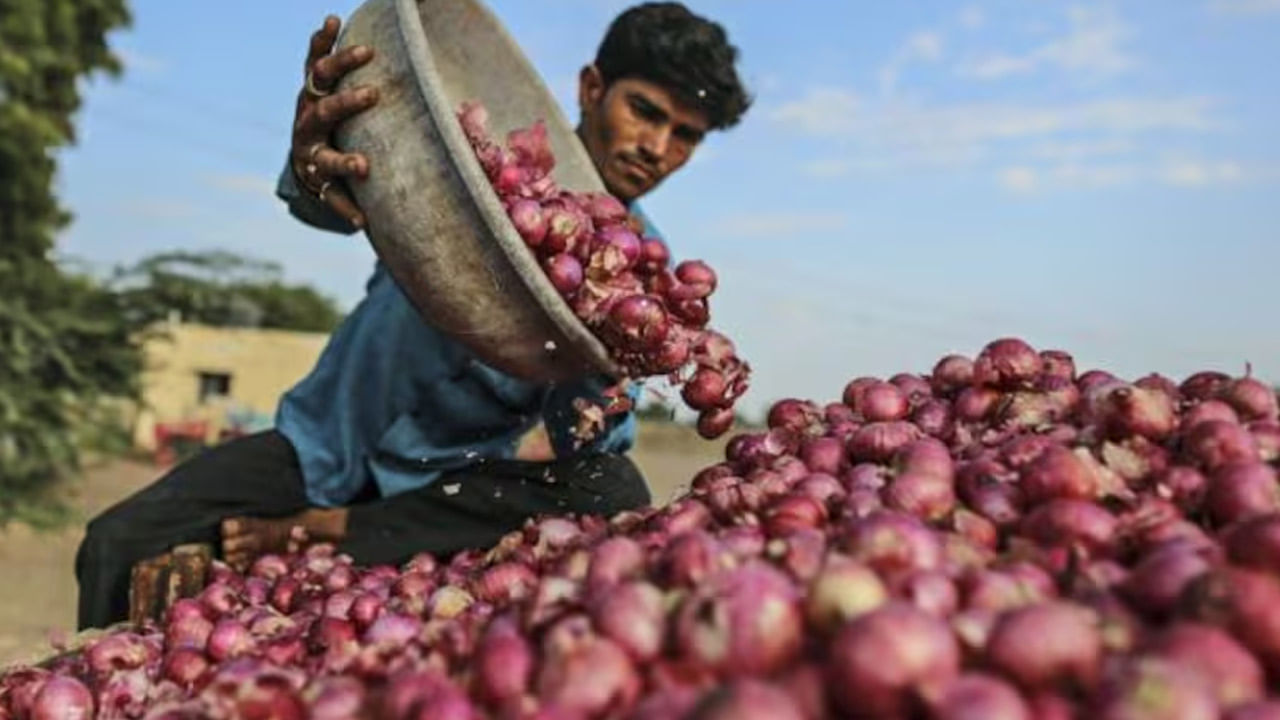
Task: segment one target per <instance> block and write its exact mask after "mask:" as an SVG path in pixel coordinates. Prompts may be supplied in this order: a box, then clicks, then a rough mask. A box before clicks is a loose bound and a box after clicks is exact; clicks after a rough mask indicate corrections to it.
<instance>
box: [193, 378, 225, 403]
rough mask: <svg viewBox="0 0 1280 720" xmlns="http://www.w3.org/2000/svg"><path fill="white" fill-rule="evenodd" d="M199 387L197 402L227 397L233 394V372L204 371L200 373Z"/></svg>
mask: <svg viewBox="0 0 1280 720" xmlns="http://www.w3.org/2000/svg"><path fill="white" fill-rule="evenodd" d="M199 387H200V389H199V395H198V396H197V398H196V401H197V402H200V403H205V402H208V401H209V400H210V399H213V398H220V397H227V396H228V395H230V394H231V374H230V373H215V372H202V373H200V374H199Z"/></svg>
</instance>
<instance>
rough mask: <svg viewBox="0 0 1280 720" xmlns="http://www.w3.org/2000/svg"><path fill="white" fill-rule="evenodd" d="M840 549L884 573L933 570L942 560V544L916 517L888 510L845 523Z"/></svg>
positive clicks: (878, 511)
mask: <svg viewBox="0 0 1280 720" xmlns="http://www.w3.org/2000/svg"><path fill="white" fill-rule="evenodd" d="M841 541H842V542H841V549H842V550H843V551H844V552H846V553H848V554H849V556H850V557H852V558H853V559H855V560H858V561H860V562H863V563H866V564H867V565H869V566H871V567H872V568H873V569H874V570H876V571H877V572H879V573H882V574H885V575H893V574H896V573H898V572H902V571H908V570H933V569H936V568H938V567H939V566H940V565H941V563H942V545H941V543H940V542H939V540H938V536H937V535H935V534H934V533H933V532H932V531H931V530H930V529H929V527H928V526H927V525H925V524H924V523H923V522H922V521H920V520H919V519H918V518H916V517H914V516H912V515H907V514H905V513H901V512H896V511H892V510H877V511H875V512H873V513H871V514H870V515H868V516H867V517H865V518H861V519H858V520H854V521H853V522H852V523H850V524H849V526H848V528H847V531H846V532H845V534H844V537H842V538H841Z"/></svg>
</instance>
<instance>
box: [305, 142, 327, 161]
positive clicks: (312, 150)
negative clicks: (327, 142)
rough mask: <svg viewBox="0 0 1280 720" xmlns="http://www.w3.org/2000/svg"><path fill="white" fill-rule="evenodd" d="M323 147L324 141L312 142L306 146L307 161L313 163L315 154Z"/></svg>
mask: <svg viewBox="0 0 1280 720" xmlns="http://www.w3.org/2000/svg"><path fill="white" fill-rule="evenodd" d="M323 149H324V143H322V142H318V143H312V144H311V147H310V148H307V161H308V162H312V163H314V162H315V161H316V155H319V154H320V151H321V150H323Z"/></svg>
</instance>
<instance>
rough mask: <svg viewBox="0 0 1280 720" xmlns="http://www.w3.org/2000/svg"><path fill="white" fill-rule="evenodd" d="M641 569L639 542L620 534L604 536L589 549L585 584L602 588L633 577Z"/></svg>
mask: <svg viewBox="0 0 1280 720" xmlns="http://www.w3.org/2000/svg"><path fill="white" fill-rule="evenodd" d="M643 569H644V550H643V549H642V548H641V547H640V544H639V543H637V542H636V541H635V540H633V539H631V538H629V537H626V536H622V535H619V536H614V537H610V538H606V539H605V540H602V541H601V542H600V544H599V545H596V546H595V548H594V549H593V550H592V551H591V565H590V568H589V569H588V570H587V585H588V586H589V587H590V588H592V589H593V590H597V589H604V588H607V587H610V586H612V585H616V584H618V583H619V582H621V581H623V580H626V579H629V578H632V577H635V576H636V575H638V574H639V573H640V572H641V571H643Z"/></svg>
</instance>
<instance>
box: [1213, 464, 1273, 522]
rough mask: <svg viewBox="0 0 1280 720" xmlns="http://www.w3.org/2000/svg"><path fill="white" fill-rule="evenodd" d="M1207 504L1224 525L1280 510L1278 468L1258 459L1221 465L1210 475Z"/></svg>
mask: <svg viewBox="0 0 1280 720" xmlns="http://www.w3.org/2000/svg"><path fill="white" fill-rule="evenodd" d="M1204 504H1205V508H1206V509H1207V510H1208V511H1209V516H1210V517H1211V518H1213V520H1214V522H1217V523H1219V524H1223V525H1225V524H1227V523H1231V522H1234V521H1236V520H1242V519H1245V518H1248V517H1251V516H1254V515H1259V514H1263V513H1270V512H1274V511H1277V510H1280V486H1277V485H1276V471H1275V469H1273V468H1272V467H1271V466H1270V465H1267V464H1266V463H1262V462H1257V461H1254V462H1232V463H1227V464H1224V465H1219V466H1217V468H1216V469H1215V470H1214V471H1213V474H1212V475H1210V477H1209V489H1208V492H1207V493H1205V498H1204Z"/></svg>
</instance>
